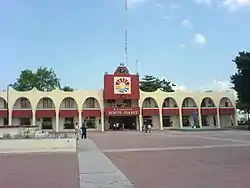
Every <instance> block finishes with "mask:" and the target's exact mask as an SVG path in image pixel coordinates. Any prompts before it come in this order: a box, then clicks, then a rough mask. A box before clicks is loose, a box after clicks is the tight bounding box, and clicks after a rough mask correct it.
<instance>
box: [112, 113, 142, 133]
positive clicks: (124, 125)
mask: <svg viewBox="0 0 250 188" xmlns="http://www.w3.org/2000/svg"><path fill="white" fill-rule="evenodd" d="M115 123H118V124H119V127H118V130H136V127H137V123H136V116H110V117H109V124H110V127H109V128H110V129H112V126H113V125H114V124H115Z"/></svg>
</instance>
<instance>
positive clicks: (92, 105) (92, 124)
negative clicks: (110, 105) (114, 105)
mask: <svg viewBox="0 0 250 188" xmlns="http://www.w3.org/2000/svg"><path fill="white" fill-rule="evenodd" d="M82 117H83V118H84V119H86V121H87V126H88V128H92V129H98V130H101V108H100V104H99V102H98V100H97V99H96V98H94V97H88V98H87V99H86V100H85V101H84V102H83V106H82Z"/></svg>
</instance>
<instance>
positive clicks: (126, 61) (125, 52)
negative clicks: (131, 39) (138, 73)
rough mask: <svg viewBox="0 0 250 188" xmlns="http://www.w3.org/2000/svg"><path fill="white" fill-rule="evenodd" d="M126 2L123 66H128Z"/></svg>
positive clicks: (126, 3)
mask: <svg viewBox="0 0 250 188" xmlns="http://www.w3.org/2000/svg"><path fill="white" fill-rule="evenodd" d="M127 14H128V1H127V0H125V32H124V39H125V40H124V45H125V46H124V47H125V49H124V56H125V64H126V65H128V30H127Z"/></svg>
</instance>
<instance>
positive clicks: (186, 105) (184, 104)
mask: <svg viewBox="0 0 250 188" xmlns="http://www.w3.org/2000/svg"><path fill="white" fill-rule="evenodd" d="M183 107H188V99H185V100H184V103H183Z"/></svg>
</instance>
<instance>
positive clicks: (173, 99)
mask: <svg viewBox="0 0 250 188" xmlns="http://www.w3.org/2000/svg"><path fill="white" fill-rule="evenodd" d="M167 99H169V100H170V101H171V100H172V101H173V103H174V105H176V107H174V108H178V107H179V106H178V103H177V101H176V100H175V98H174V97H166V98H165V99H164V100H163V101H162V105H161V106H162V108H164V107H163V105H164V102H165V101H166V100H167ZM170 101H169V102H170ZM170 103H171V102H170ZM165 108H166V107H165ZM170 108H171V105H170ZM172 108H173V107H172Z"/></svg>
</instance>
